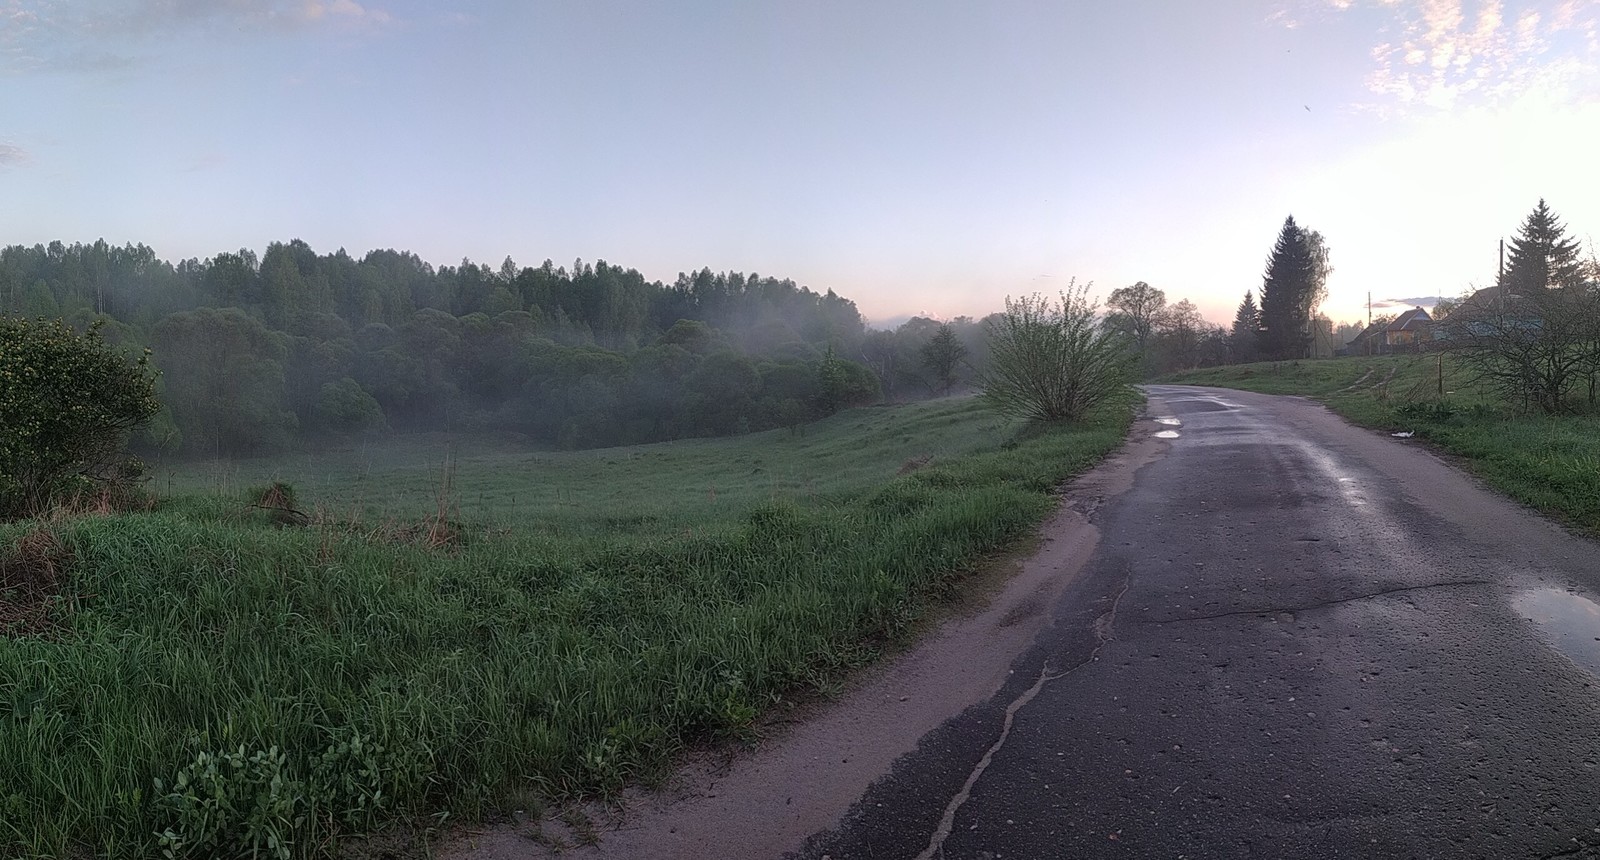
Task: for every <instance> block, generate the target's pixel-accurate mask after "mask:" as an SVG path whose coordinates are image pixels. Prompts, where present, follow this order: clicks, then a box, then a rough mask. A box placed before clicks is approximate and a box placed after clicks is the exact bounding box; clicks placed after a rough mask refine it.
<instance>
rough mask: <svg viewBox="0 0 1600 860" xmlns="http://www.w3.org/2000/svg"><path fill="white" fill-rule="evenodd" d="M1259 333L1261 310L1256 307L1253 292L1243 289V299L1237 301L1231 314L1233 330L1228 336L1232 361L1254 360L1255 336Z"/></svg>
mask: <svg viewBox="0 0 1600 860" xmlns="http://www.w3.org/2000/svg"><path fill="white" fill-rule="evenodd" d="M1260 333H1261V310H1260V309H1259V308H1257V307H1256V297H1255V293H1254V292H1252V291H1251V290H1245V291H1244V301H1242V302H1240V303H1239V310H1238V312H1237V313H1235V314H1234V315H1233V331H1232V332H1230V333H1229V338H1228V340H1229V346H1230V348H1231V349H1232V350H1233V360H1234V361H1237V362H1247V361H1254V360H1255V357H1256V352H1257V350H1256V338H1257V337H1259V336H1260Z"/></svg>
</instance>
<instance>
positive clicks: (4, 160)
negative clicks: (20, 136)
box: [0, 143, 32, 167]
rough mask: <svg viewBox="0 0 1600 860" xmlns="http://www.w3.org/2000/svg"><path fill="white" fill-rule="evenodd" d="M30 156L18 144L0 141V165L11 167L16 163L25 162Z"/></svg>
mask: <svg viewBox="0 0 1600 860" xmlns="http://www.w3.org/2000/svg"><path fill="white" fill-rule="evenodd" d="M31 158H32V157H31V156H30V155H28V151H27V150H26V149H23V148H22V147H20V146H13V145H11V144H9V143H0V167H13V166H15V165H18V164H26V163H28V161H29V160H31Z"/></svg>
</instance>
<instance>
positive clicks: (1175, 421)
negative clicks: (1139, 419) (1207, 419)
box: [1156, 418, 1183, 427]
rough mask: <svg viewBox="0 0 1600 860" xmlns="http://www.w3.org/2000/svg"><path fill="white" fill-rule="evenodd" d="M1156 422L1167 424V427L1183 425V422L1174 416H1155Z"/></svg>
mask: <svg viewBox="0 0 1600 860" xmlns="http://www.w3.org/2000/svg"><path fill="white" fill-rule="evenodd" d="M1156 423H1157V424H1165V425H1167V426H1169V427H1182V426H1183V422H1182V421H1179V420H1178V419H1176V418H1157V419H1156Z"/></svg>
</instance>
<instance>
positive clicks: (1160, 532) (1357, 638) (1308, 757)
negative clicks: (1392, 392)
mask: <svg viewBox="0 0 1600 860" xmlns="http://www.w3.org/2000/svg"><path fill="white" fill-rule="evenodd" d="M1147 391H1148V393H1149V394H1150V396H1151V405H1150V413H1151V415H1152V416H1153V417H1168V418H1169V419H1170V420H1169V423H1167V424H1165V425H1157V426H1146V428H1145V430H1144V432H1152V431H1154V430H1169V431H1176V433H1177V434H1178V435H1177V437H1176V438H1173V439H1171V447H1170V449H1169V450H1167V451H1166V452H1165V453H1164V455H1162V456H1161V457H1159V458H1157V459H1156V460H1155V461H1153V462H1151V463H1149V464H1148V465H1146V466H1144V467H1143V468H1142V469H1141V470H1140V472H1139V473H1138V475H1137V477H1136V480H1135V482H1134V485H1133V487H1132V488H1131V489H1130V490H1128V491H1127V492H1125V493H1122V494H1121V495H1119V496H1117V497H1114V498H1109V499H1104V500H1095V501H1090V502H1087V503H1084V504H1086V507H1087V508H1088V509H1089V510H1090V511H1092V513H1091V519H1092V521H1093V522H1094V524H1095V525H1096V527H1097V528H1098V529H1099V530H1100V542H1099V544H1098V546H1097V548H1096V550H1095V553H1094V555H1093V557H1092V558H1091V559H1090V561H1089V562H1088V564H1087V565H1086V567H1085V569H1084V570H1083V571H1082V572H1081V573H1080V574H1079V576H1078V578H1077V579H1076V580H1075V581H1074V582H1073V583H1072V584H1071V585H1070V586H1069V587H1068V589H1067V591H1066V594H1065V596H1064V597H1063V598H1062V599H1061V601H1060V602H1059V603H1058V604H1057V605H1056V607H1055V608H1054V615H1055V619H1054V624H1053V626H1051V627H1050V628H1049V629H1047V630H1046V631H1045V632H1044V633H1043V634H1041V635H1040V637H1039V639H1038V640H1037V641H1036V642H1035V644H1034V646H1033V647H1032V648H1031V649H1030V650H1029V651H1027V652H1026V653H1024V654H1023V655H1022V656H1020V657H1019V658H1018V659H1017V660H1016V662H1015V663H1014V664H1013V669H1012V675H1011V676H1010V678H1011V681H1010V682H1009V683H1008V684H1007V685H1006V686H1005V687H1004V688H1003V689H1002V690H1000V691H999V692H998V693H997V694H996V695H995V696H994V697H993V698H992V699H990V700H989V701H988V702H985V703H982V704H980V705H977V706H974V707H971V708H968V709H967V710H965V711H964V712H962V713H961V714H959V715H958V716H955V717H953V718H952V719H950V720H948V721H947V722H945V723H944V724H943V725H942V726H941V727H940V728H939V729H937V730H935V731H934V732H932V733H930V734H929V735H927V736H925V737H924V738H923V739H922V741H921V743H920V744H919V745H918V747H917V749H916V750H915V751H914V752H912V753H909V754H907V755H905V756H903V757H902V758H901V759H899V760H898V761H897V762H896V763H895V765H894V767H893V769H892V770H891V771H890V772H889V773H888V774H885V775H884V776H883V777H882V778H880V779H879V780H878V781H877V782H875V783H874V784H873V785H872V786H871V788H870V789H869V790H868V791H867V793H866V794H865V795H864V796H863V797H862V798H861V799H860V800H859V801H858V802H857V803H856V804H855V805H854V806H853V808H852V810H851V811H850V813H849V814H848V815H847V816H846V817H845V819H844V820H843V821H842V822H841V824H840V825H839V826H838V827H837V828H836V829H833V830H830V831H828V832H824V833H819V834H816V835H815V836H813V837H812V838H811V839H810V840H808V841H807V843H806V845H805V847H804V848H803V849H802V850H801V851H799V852H798V853H796V854H794V855H791V856H795V857H801V858H810V860H815V858H823V857H828V858H833V860H846V858H852V860H853V858H915V857H930V858H931V857H944V858H996V857H1006V858H1069V857H1086V858H1098V857H1129V858H1136V857H1137V858H1143V857H1166V858H1183V857H1187V858H1231V857H1262V858H1318V857H1385V858H1388V857H1419V858H1436V857H1437V858H1446V857H1491V858H1535V857H1600V675H1597V674H1596V673H1600V606H1595V605H1594V604H1592V603H1589V602H1588V601H1587V600H1586V599H1585V596H1587V597H1588V598H1596V599H1600V597H1597V596H1600V545H1597V544H1595V543H1593V542H1590V541H1587V540H1583V539H1579V538H1576V537H1572V536H1570V535H1569V534H1567V533H1566V532H1564V531H1562V530H1561V529H1559V528H1557V527H1555V526H1553V525H1551V524H1549V523H1548V522H1546V521H1544V520H1541V519H1539V518H1537V517H1535V516H1533V515H1532V514H1530V513H1527V512H1525V511H1523V510H1522V509H1520V508H1517V507H1516V506H1514V505H1512V504H1511V503H1509V502H1506V501H1504V500H1502V499H1500V498H1499V497H1497V496H1495V495H1494V494H1493V493H1491V492H1489V491H1487V490H1485V489H1482V488H1481V487H1479V486H1477V485H1476V484H1475V483H1473V482H1472V481H1471V480H1470V479H1467V478H1465V477H1464V476H1462V475H1461V473H1460V472H1458V471H1457V470H1455V469H1452V468H1451V467H1450V466H1448V465H1447V464H1445V463H1444V462H1442V461H1440V460H1439V459H1437V458H1435V457H1434V456H1432V455H1429V454H1428V453H1426V452H1425V451H1423V450H1421V449H1420V448H1419V447H1418V446H1416V445H1414V444H1412V443H1410V442H1407V441H1405V440H1398V439H1393V438H1390V437H1388V436H1386V435H1381V434H1375V433H1372V432H1370V431H1365V430H1359V429H1356V428H1353V427H1350V426H1348V425H1345V424H1344V423H1343V422H1341V421H1339V420H1338V419H1337V418H1335V417H1333V416H1332V415H1330V414H1328V413H1327V412H1326V411H1325V410H1323V409H1322V407H1320V406H1317V405H1315V404H1312V403H1309V402H1307V401H1304V400H1299V399H1295V398H1273V397H1267V396H1263V395H1253V394H1248V393H1243V392H1234V391H1223V390H1220V389H1197V388H1183V387H1168V386H1152V387H1150V388H1149V389H1147ZM1171 421H1176V422H1178V423H1171Z"/></svg>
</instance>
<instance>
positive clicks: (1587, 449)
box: [1161, 354, 1600, 535]
mask: <svg viewBox="0 0 1600 860" xmlns="http://www.w3.org/2000/svg"><path fill="white" fill-rule="evenodd" d="M1161 381H1163V382H1178V383H1187V384H1192V385H1216V386H1221V387H1224V388H1239V389H1244V390H1247V391H1260V392H1263V393H1267V394H1300V395H1305V396H1309V397H1314V398H1317V399H1319V400H1322V401H1324V402H1326V403H1327V404H1328V406H1329V408H1331V409H1333V410H1334V411H1336V412H1338V413H1340V414H1341V415H1344V416H1345V417H1347V418H1349V419H1351V420H1352V421H1355V422H1356V423H1358V424H1362V425H1365V426H1368V427H1372V428H1374V429H1378V430H1384V431H1390V432H1401V431H1409V432H1412V433H1415V434H1416V435H1415V437H1414V438H1417V439H1423V440H1426V441H1427V442H1429V443H1430V444H1432V445H1435V446H1436V447H1437V448H1438V449H1439V450H1441V451H1444V452H1446V453H1448V454H1451V455H1454V456H1456V457H1459V458H1461V459H1460V462H1461V464H1462V465H1463V466H1464V467H1465V468H1467V469H1469V470H1470V471H1472V472H1473V473H1475V474H1477V475H1478V476H1480V477H1482V478H1483V479H1484V480H1485V481H1486V482H1487V483H1489V484H1490V485H1491V486H1494V487H1495V488H1497V489H1499V490H1500V491H1502V492H1504V493H1506V494H1507V495H1509V496H1511V497H1512V498H1515V499H1517V500H1518V501H1521V502H1523V503H1524V504H1527V505H1529V506H1531V507H1533V508H1536V509H1538V510H1540V511H1542V512H1544V513H1546V514H1549V515H1551V516H1554V517H1557V518H1558V519H1561V520H1563V521H1565V522H1567V523H1568V524H1570V525H1572V526H1574V527H1576V528H1578V529H1579V530H1581V531H1584V532H1587V533H1589V534H1592V535H1600V417H1597V416H1595V415H1562V416H1545V415H1522V414H1516V413H1515V412H1513V411H1512V410H1509V409H1507V408H1506V407H1505V405H1504V404H1501V403H1499V402H1498V401H1497V400H1495V399H1494V398H1493V397H1492V396H1491V395H1490V394H1489V393H1488V392H1487V391H1485V390H1483V389H1482V388H1481V387H1479V386H1478V385H1476V384H1475V382H1474V380H1473V379H1472V378H1471V376H1470V375H1469V374H1468V373H1467V371H1466V370H1465V369H1464V368H1462V367H1461V365H1460V364H1459V363H1458V362H1457V361H1456V360H1455V359H1454V358H1453V357H1451V356H1449V355H1446V356H1444V358H1443V361H1442V363H1441V360H1440V356H1439V355H1438V354H1428V355H1409V356H1383V357H1373V358H1339V359H1328V360H1322V361H1298V362H1274V363H1260V364H1243V365H1234V366H1231V367H1216V368H1206V369H1204V370H1196V371H1190V372H1187V373H1180V374H1175V375H1173V376H1169V377H1167V378H1165V379H1163V380H1161Z"/></svg>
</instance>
